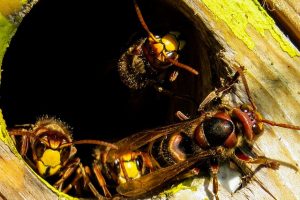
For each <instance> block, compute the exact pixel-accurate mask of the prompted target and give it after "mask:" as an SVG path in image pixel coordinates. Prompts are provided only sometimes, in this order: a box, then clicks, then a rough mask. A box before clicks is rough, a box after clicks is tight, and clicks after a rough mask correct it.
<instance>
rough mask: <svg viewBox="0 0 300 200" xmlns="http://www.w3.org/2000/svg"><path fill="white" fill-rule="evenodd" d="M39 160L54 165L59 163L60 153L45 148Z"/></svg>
mask: <svg viewBox="0 0 300 200" xmlns="http://www.w3.org/2000/svg"><path fill="white" fill-rule="evenodd" d="M41 161H42V162H43V163H44V165H46V166H50V167H55V166H57V165H59V164H60V153H59V151H54V150H52V149H47V150H46V151H45V152H44V154H43V155H42V157H41Z"/></svg>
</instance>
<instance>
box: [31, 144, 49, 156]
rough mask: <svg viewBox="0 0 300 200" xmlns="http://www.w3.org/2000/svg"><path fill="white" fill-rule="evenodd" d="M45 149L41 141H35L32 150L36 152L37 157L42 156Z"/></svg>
mask: <svg viewBox="0 0 300 200" xmlns="http://www.w3.org/2000/svg"><path fill="white" fill-rule="evenodd" d="M46 149H47V146H46V145H45V144H43V143H41V142H37V143H36V144H35V148H34V150H35V153H36V155H37V157H38V158H40V157H42V156H43V154H44V152H45V151H46Z"/></svg>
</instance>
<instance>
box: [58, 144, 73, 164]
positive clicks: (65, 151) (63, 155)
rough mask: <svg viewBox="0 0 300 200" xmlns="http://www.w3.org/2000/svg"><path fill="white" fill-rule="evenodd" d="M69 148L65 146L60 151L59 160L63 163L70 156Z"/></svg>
mask: <svg viewBox="0 0 300 200" xmlns="http://www.w3.org/2000/svg"><path fill="white" fill-rule="evenodd" d="M70 152H71V148H70V147H65V148H63V149H61V151H60V160H61V162H62V163H64V162H65V161H66V160H67V159H68V158H69V157H70Z"/></svg>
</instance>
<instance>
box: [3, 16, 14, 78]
mask: <svg viewBox="0 0 300 200" xmlns="http://www.w3.org/2000/svg"><path fill="white" fill-rule="evenodd" d="M16 30H17V27H16V25H14V24H12V23H11V22H10V21H8V20H7V19H6V18H5V17H4V16H3V15H2V14H1V13H0V67H1V66H2V60H3V56H4V54H5V51H6V48H7V47H8V46H9V42H10V40H11V38H12V37H13V35H14V34H15V32H16ZM0 79H1V77H0Z"/></svg>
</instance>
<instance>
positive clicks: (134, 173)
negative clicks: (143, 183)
mask: <svg viewBox="0 0 300 200" xmlns="http://www.w3.org/2000/svg"><path fill="white" fill-rule="evenodd" d="M124 167H125V169H126V172H127V175H128V178H130V179H136V178H139V177H141V174H140V171H139V170H138V168H137V164H136V162H135V160H131V161H125V162H124ZM125 182H126V179H125V176H124V172H123V170H122V169H121V168H120V174H119V183H125Z"/></svg>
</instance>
